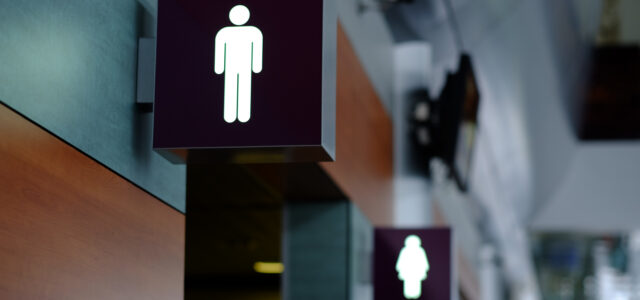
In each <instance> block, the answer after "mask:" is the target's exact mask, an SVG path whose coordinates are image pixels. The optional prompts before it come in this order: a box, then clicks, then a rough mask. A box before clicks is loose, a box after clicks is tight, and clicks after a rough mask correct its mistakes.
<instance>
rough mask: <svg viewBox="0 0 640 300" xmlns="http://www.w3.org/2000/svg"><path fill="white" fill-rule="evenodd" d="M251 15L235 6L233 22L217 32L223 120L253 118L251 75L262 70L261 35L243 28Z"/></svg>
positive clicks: (230, 15)
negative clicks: (222, 82) (222, 93)
mask: <svg viewBox="0 0 640 300" xmlns="http://www.w3.org/2000/svg"><path fill="white" fill-rule="evenodd" d="M249 17H250V12H249V9H248V8H247V7H246V6H244V5H236V6H235V7H233V8H232V9H231V11H230V12H229V19H230V20H231V23H233V24H234V25H236V26H229V27H225V28H222V29H221V30H220V31H218V34H217V35H216V41H215V61H214V69H215V72H216V74H222V73H225V74H224V120H225V121H226V122H227V123H233V122H235V121H236V119H237V120H239V121H240V122H243V123H245V122H247V121H249V119H250V118H251V75H252V73H253V72H255V73H260V72H261V71H262V32H261V31H260V29H258V28H256V27H254V26H243V25H244V24H246V23H247V21H249Z"/></svg>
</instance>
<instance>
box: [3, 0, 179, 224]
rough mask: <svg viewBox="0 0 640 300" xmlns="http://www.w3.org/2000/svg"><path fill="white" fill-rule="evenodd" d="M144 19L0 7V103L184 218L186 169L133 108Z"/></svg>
mask: <svg viewBox="0 0 640 300" xmlns="http://www.w3.org/2000/svg"><path fill="white" fill-rule="evenodd" d="M141 17H142V8H141V7H140V6H139V4H138V2H137V1H135V0H109V1H103V0H64V1H60V0H0V101H2V102H3V103H5V104H7V105H8V106H10V107H11V108H13V109H15V110H17V111H18V112H20V113H21V114H23V115H25V116H26V117H28V118H30V119H31V120H33V121H34V122H36V123H37V124H39V125H41V126H43V127H44V128H46V129H47V130H49V131H51V132H52V133H54V134H55V135H57V136H59V137H60V138H62V139H63V140H65V141H67V142H69V143H70V144H72V145H73V146H75V147H77V148H78V149H80V150H81V151H83V152H85V153H86V154H88V155H89V156H91V157H93V158H94V159H96V160H97V161H99V162H101V163H103V164H104V165H106V166H108V167H109V168H111V169H112V170H114V171H115V172H117V173H119V174H120V175H122V176H123V177H125V178H127V179H129V180H131V181H132V182H134V183H135V184H137V185H139V186H140V187H142V188H143V189H145V190H147V191H149V192H150V193H151V194H153V195H155V196H157V197H158V198H160V199H162V200H163V201H165V202H167V203H168V204H169V205H171V206H173V207H175V208H176V209H178V210H180V211H183V212H184V210H185V188H186V184H185V181H186V171H185V167H184V166H177V165H172V164H170V163H169V162H167V161H166V160H165V159H163V158H162V157H160V156H159V155H158V154H156V153H155V152H153V151H152V150H151V134H152V132H151V129H152V116H151V114H144V113H139V112H137V111H136V107H135V105H134V102H135V95H136V69H137V68H136V63H137V39H138V36H139V33H140V31H141V30H142V29H141V26H142V25H141V23H142V22H141Z"/></svg>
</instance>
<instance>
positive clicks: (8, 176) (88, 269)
mask: <svg viewBox="0 0 640 300" xmlns="http://www.w3.org/2000/svg"><path fill="white" fill-rule="evenodd" d="M103 146H104V147H109V146H110V145H109V144H108V141H105V144H104V145H103ZM0 208H1V209H0V299H182V297H183V274H184V270H183V268H184V225H185V219H184V215H183V214H181V213H179V212H178V211H176V210H174V209H172V208H170V207H169V206H167V205H165V204H163V203H162V202H161V201H160V200H158V199H156V198H154V197H152V196H150V195H149V194H147V193H146V192H144V191H142V190H141V189H139V188H137V187H136V186H134V185H132V184H131V183H129V182H128V181H126V180H124V179H122V178H121V177H119V176H118V175H116V174H114V173H113V172H111V171H110V170H108V169H107V168H105V167H104V166H102V165H100V164H98V163H96V162H95V161H93V160H92V159H90V158H88V157H87V156H85V155H84V154H82V153H80V152H78V151H77V150H75V149H74V148H72V147H70V146H68V145H67V144H65V143H63V142H61V141H60V140H59V139H57V138H56V137H54V136H52V135H50V134H49V133H47V132H46V131H44V130H42V129H41V128H39V127H37V126H36V125H34V124H32V123H31V122H29V121H27V120H26V119H24V118H22V117H21V116H19V115H17V114H16V113H14V112H13V111H11V110H9V109H8V108H6V107H5V106H3V105H1V104H0Z"/></svg>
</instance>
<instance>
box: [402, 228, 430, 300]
mask: <svg viewBox="0 0 640 300" xmlns="http://www.w3.org/2000/svg"><path fill="white" fill-rule="evenodd" d="M421 244H422V241H421V240H420V238H419V237H418V236H416V235H413V234H412V235H410V236H408V237H407V238H406V239H405V240H404V247H403V248H402V250H400V254H399V255H398V262H397V263H396V271H398V278H399V279H400V280H402V281H403V283H404V297H405V298H407V299H418V298H420V296H421V295H422V281H424V280H425V279H427V272H429V259H428V258H427V253H426V252H425V251H424V249H423V248H422V246H421Z"/></svg>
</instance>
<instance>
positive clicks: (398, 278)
mask: <svg viewBox="0 0 640 300" xmlns="http://www.w3.org/2000/svg"><path fill="white" fill-rule="evenodd" d="M452 242H453V240H452V237H451V230H450V229H447V228H435V229H385V228H378V229H376V230H375V242H374V266H373V267H374V272H373V273H374V282H373V285H374V299H399V300H403V299H429V300H445V299H446V300H451V299H457V298H456V296H457V293H456V292H455V291H456V288H457V287H456V284H455V282H456V280H455V276H454V269H453V255H452V249H453V247H452Z"/></svg>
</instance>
